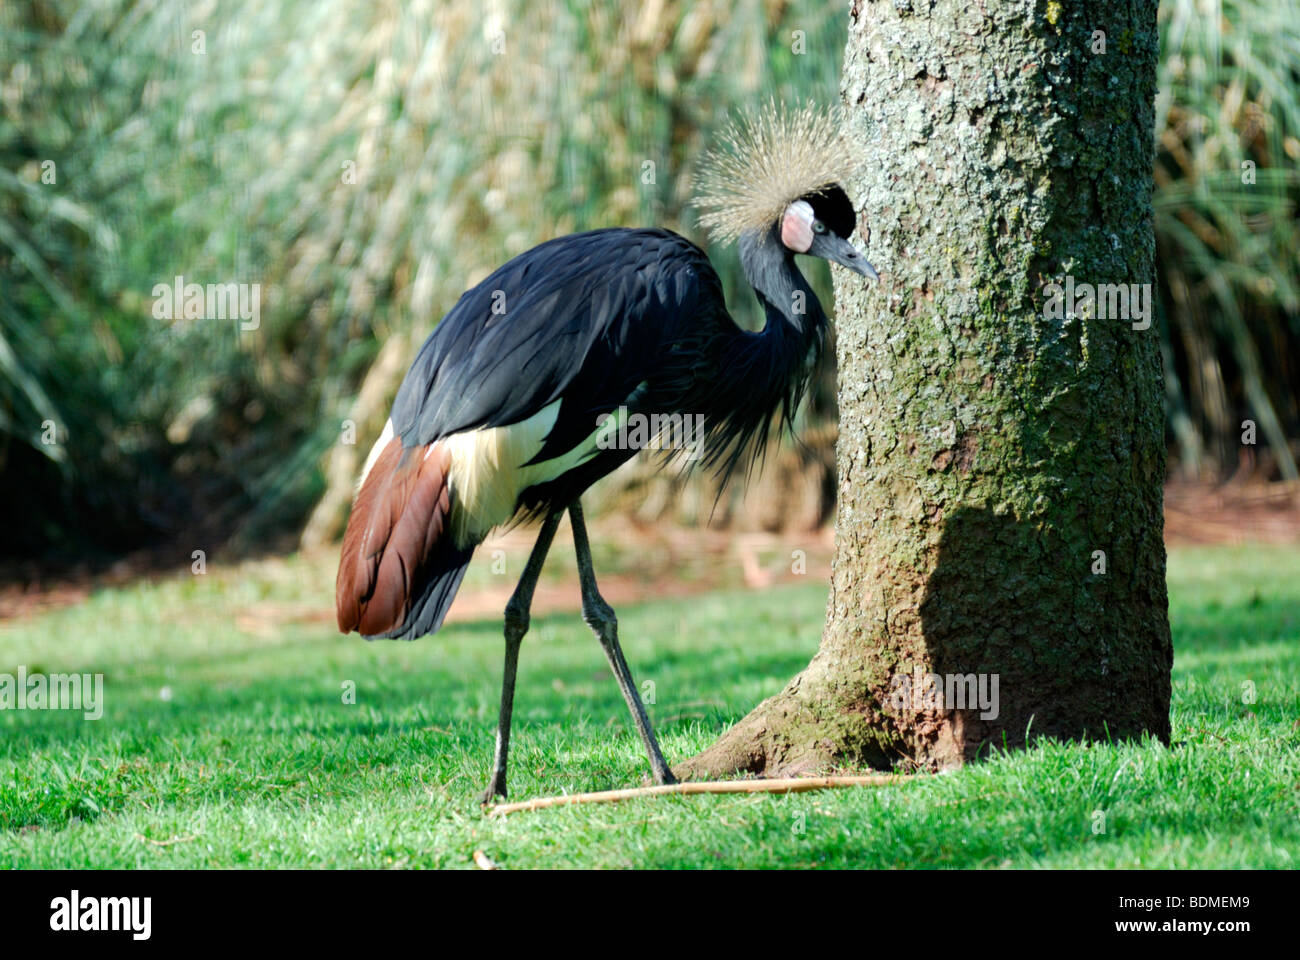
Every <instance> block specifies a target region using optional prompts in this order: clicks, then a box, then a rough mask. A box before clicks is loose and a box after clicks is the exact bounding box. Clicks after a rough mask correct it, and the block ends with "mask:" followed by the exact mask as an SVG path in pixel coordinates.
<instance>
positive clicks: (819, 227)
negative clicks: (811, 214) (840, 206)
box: [813, 220, 826, 233]
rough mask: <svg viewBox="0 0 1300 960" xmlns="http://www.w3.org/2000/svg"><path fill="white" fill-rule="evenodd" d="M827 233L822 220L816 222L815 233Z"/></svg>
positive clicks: (814, 225) (814, 223)
mask: <svg viewBox="0 0 1300 960" xmlns="http://www.w3.org/2000/svg"><path fill="white" fill-rule="evenodd" d="M825 232H826V224H824V223H822V222H821V221H820V220H814V221H813V233H825Z"/></svg>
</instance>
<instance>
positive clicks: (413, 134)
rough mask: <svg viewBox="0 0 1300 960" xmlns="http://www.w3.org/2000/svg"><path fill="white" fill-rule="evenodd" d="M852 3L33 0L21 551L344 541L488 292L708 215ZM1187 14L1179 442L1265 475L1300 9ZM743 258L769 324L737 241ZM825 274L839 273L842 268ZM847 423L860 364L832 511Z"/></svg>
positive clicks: (23, 264)
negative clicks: (360, 479)
mask: <svg viewBox="0 0 1300 960" xmlns="http://www.w3.org/2000/svg"><path fill="white" fill-rule="evenodd" d="M846 23H847V15H846V9H845V7H844V6H843V5H840V4H832V3H813V2H809V0H796V2H779V0H742V2H736V3H721V2H709V0H679V2H673V0H651V2H648V3H633V2H627V0H620V2H614V3H608V4H600V5H596V6H595V7H594V8H591V9H588V7H587V5H586V4H582V3H576V2H553V3H549V4H528V3H523V2H515V0H498V2H491V3H487V4H483V3H478V2H473V3H471V2H466V0H446V2H434V0H415V2H410V3H401V4H399V3H382V2H381V3H372V2H369V0H317V2H306V0H284V2H279V3H270V4H267V3H261V2H256V0H228V2H223V3H221V4H217V3H215V2H213V0H207V2H197V3H195V2H181V0H87V2H65V0H32V2H19V3H6V4H4V5H3V6H0V503H3V504H4V508H3V509H4V511H5V515H4V516H3V518H0V521H2V522H3V526H4V529H5V536H4V538H3V539H2V540H0V556H7V557H10V558H15V557H16V558H32V557H37V556H39V557H41V558H42V560H50V559H59V558H65V559H72V558H76V559H84V558H85V557H87V556H94V555H96V554H113V553H117V552H121V551H123V550H126V549H130V548H133V547H137V546H141V545H145V544H148V543H150V542H157V541H160V540H175V539H177V538H180V537H185V536H193V537H199V538H203V539H204V541H205V542H208V541H210V540H211V539H212V538H214V537H215V538H219V539H225V538H228V537H233V538H234V539H235V541H236V543H241V544H247V545H266V544H271V543H275V542H284V541H286V540H296V539H298V538H302V539H303V540H304V542H308V543H311V542H321V541H324V540H327V539H329V537H330V536H332V535H333V534H334V533H335V532H336V531H337V526H338V523H339V521H340V520H341V518H342V517H343V515H344V513H345V510H346V502H347V497H348V495H350V492H351V486H350V482H351V479H352V478H353V477H354V476H355V475H356V471H357V469H358V467H359V466H360V462H361V460H362V459H363V458H364V455H365V452H366V449H367V446H368V443H369V441H370V438H372V437H373V436H375V435H376V434H377V433H378V429H379V425H380V424H381V423H382V420H383V417H384V416H385V413H386V406H387V402H388V400H389V399H390V397H391V394H392V391H393V390H395V389H396V386H397V383H398V382H399V380H400V378H401V376H402V374H403V373H404V372H405V367H406V365H407V363H409V360H410V358H411V356H413V354H414V350H415V348H416V346H417V345H418V343H419V342H420V341H421V340H422V339H423V338H424V337H425V336H426V335H427V334H428V332H429V330H430V329H431V328H432V326H433V325H434V324H435V323H436V322H437V320H438V318H439V317H440V316H441V315H442V314H443V312H445V310H446V309H447V308H448V307H449V306H450V305H451V304H452V303H453V302H454V300H455V298H456V297H457V296H459V294H460V293H461V291H462V290H464V289H465V288H466V287H467V286H468V285H470V284H472V283H475V282H477V281H478V280H480V279H481V278H482V277H484V276H485V275H486V274H487V273H488V272H489V271H490V270H491V269H492V268H494V267H495V266H496V265H497V264H499V263H500V262H502V261H504V260H505V259H507V258H508V257H510V256H513V255H514V254H516V253H519V252H521V251H522V250H524V249H526V248H528V247H530V246H532V245H534V244H536V243H538V242H540V241H542V240H544V239H547V238H548V237H551V236H555V235H559V234H563V233H567V232H571V231H575V230H583V229H588V228H594V227H599V226H608V225H616V224H622V225H641V224H652V223H653V224H661V225H664V226H668V227H671V228H673V229H677V230H679V231H681V232H683V233H685V234H686V235H688V236H690V237H692V238H693V239H695V240H697V242H701V243H703V242H704V238H703V236H702V234H701V233H700V232H699V231H698V230H697V229H696V228H695V225H694V222H693V217H692V216H691V215H690V213H689V211H688V209H687V206H686V204H687V201H688V200H689V196H690V195H689V172H690V170H691V168H692V164H693V162H694V161H695V159H696V157H697V156H698V155H699V154H700V152H701V151H702V150H703V149H704V148H705V147H706V146H707V144H708V143H709V142H710V139H711V137H712V134H713V132H714V131H715V130H716V129H717V128H718V127H719V125H720V124H721V123H722V122H723V121H725V119H726V118H727V116H728V114H729V113H730V112H731V111H733V110H735V109H736V108H738V107H741V106H744V105H748V104H752V103H755V102H756V101H758V100H760V99H765V98H766V97H768V96H775V97H777V98H780V99H787V100H801V99H806V98H809V97H812V98H815V99H818V100H821V101H827V100H830V99H833V98H834V97H835V96H836V92H837V91H838V84H839V71H840V63H841V57H842V50H843V44H844V41H845V36H846ZM1160 23H1161V32H1162V44H1163V53H1162V63H1161V67H1160V95H1159V102H1158V104H1157V107H1158V111H1157V135H1156V145H1155V147H1156V151H1157V175H1156V204H1155V209H1156V231H1157V250H1158V257H1159V271H1158V277H1159V285H1158V292H1157V301H1158V325H1159V330H1160V335H1161V337H1162V342H1163V345H1164V352H1165V367H1166V402H1167V410H1168V422H1169V441H1170V445H1171V450H1172V451H1173V454H1174V460H1173V461H1172V462H1171V465H1172V466H1173V467H1174V469H1176V470H1177V471H1178V472H1179V473H1181V474H1182V475H1183V476H1186V477H1195V478H1202V479H1204V478H1222V477H1226V476H1228V475H1229V474H1231V473H1233V472H1234V471H1237V470H1238V469H1239V468H1240V466H1241V457H1242V450H1243V447H1242V444H1241V442H1240V434H1241V428H1240V423H1241V421H1242V420H1243V419H1246V418H1251V419H1254V420H1256V421H1257V422H1258V424H1259V429H1260V446H1259V448H1257V449H1259V450H1260V451H1261V455H1260V457H1259V459H1258V461H1257V462H1251V463H1250V464H1248V466H1249V467H1250V468H1251V469H1252V470H1255V471H1257V472H1258V473H1260V474H1261V475H1263V476H1266V477H1275V476H1276V477H1282V478H1284V479H1285V478H1292V479H1293V478H1294V477H1295V454H1294V452H1293V450H1292V448H1291V446H1290V445H1289V439H1288V438H1295V437H1297V436H1300V375H1298V374H1300V371H1298V370H1297V365H1300V309H1298V307H1297V291H1300V260H1298V254H1297V251H1298V250H1300V243H1297V239H1298V238H1297V230H1298V229H1300V227H1298V225H1297V218H1296V212H1295V201H1296V199H1297V197H1298V196H1300V180H1298V177H1297V172H1296V169H1295V166H1296V161H1297V160H1298V159H1300V139H1297V138H1298V137H1300V92H1298V91H1300V19H1298V18H1296V17H1295V16H1294V11H1292V10H1289V9H1288V8H1287V7H1286V5H1274V4H1272V3H1269V2H1267V0H1224V2H1222V3H1221V4H1220V3H1205V2H1196V0H1165V2H1163V3H1162V4H1161V8H1160ZM200 50H201V52H200ZM1112 55H1116V56H1118V55H1120V54H1119V53H1118V52H1113V53H1112ZM1246 163H1249V164H1253V178H1254V182H1253V183H1245V182H1243V171H1244V170H1245V169H1248V168H1243V164H1246ZM715 263H716V265H717V266H718V268H719V271H720V272H721V273H722V274H723V278H724V281H725V283H726V285H727V287H728V300H729V303H731V305H732V309H733V311H734V312H735V314H736V315H737V317H738V319H739V320H740V321H741V322H742V323H755V322H756V321H757V316H756V311H755V310H754V309H753V303H752V302H751V301H752V298H751V297H750V295H749V293H748V291H747V290H746V289H745V288H744V284H743V280H742V278H741V277H740V275H739V270H738V265H737V264H736V262H735V257H734V253H733V252H731V251H718V252H717V256H716V257H715ZM176 275H183V276H184V277H185V278H186V281H187V282H198V283H228V282H239V283H259V284H260V285H261V290H262V318H261V326H260V328H259V329H257V330H255V331H249V332H241V331H240V330H239V326H238V322H237V321H215V320H204V321H189V322H185V321H179V322H177V321H168V320H156V319H154V318H153V316H152V312H151V306H152V294H151V291H152V289H153V287H154V285H155V284H159V283H170V282H171V281H172V278H173V277H175V276H176ZM814 282H815V284H816V285H818V287H819V289H820V291H821V292H822V295H823V296H824V297H826V298H828V299H829V297H830V290H829V283H828V278H827V276H826V273H825V268H824V266H819V268H818V269H817V271H816V272H815V276H814ZM349 423H351V424H352V425H353V427H354V429H355V436H356V443H355V445H351V444H349V443H347V442H345V440H346V438H347V432H346V431H347V424H349ZM833 424H834V386H833V366H832V365H831V364H825V365H824V370H823V374H822V376H821V379H820V383H819V388H818V389H817V390H815V391H813V395H812V397H811V400H810V402H809V403H808V404H807V406H806V409H805V411H804V412H803V414H802V416H801V418H800V421H799V428H800V430H801V431H802V432H803V433H804V436H805V438H806V439H807V440H808V441H809V443H808V446H807V447H806V448H805V449H804V450H802V451H798V452H796V453H790V450H786V451H784V452H783V453H784V454H788V455H789V456H788V457H787V461H786V464H785V466H784V467H783V468H782V470H784V472H785V474H788V476H787V477H786V479H785V480H784V481H780V482H785V483H787V484H789V483H802V484H804V485H805V486H809V485H810V486H811V487H813V488H814V492H818V491H819V492H821V493H822V494H823V496H822V497H821V499H820V500H818V499H817V497H816V496H814V497H813V500H814V501H816V504H817V505H815V506H814V508H813V509H812V513H813V516H812V517H811V519H812V520H813V521H815V520H816V519H818V518H819V517H821V518H824V516H825V513H826V507H825V500H826V497H827V496H829V495H830V494H829V493H827V491H833V489H834V485H833V480H832V481H830V482H828V479H829V477H828V471H830V470H831V469H832V467H833V459H832V458H831V456H830V455H829V453H828V451H829V450H830V449H831V445H832V444H833V436H834V431H833ZM51 439H53V440H54V441H55V442H53V443H50V442H47V441H49V440H51ZM810 457H811V459H812V461H813V462H812V463H811V468H812V469H801V468H802V467H807V466H809V463H808V460H809V458H810ZM790 458H793V459H790ZM622 482H624V483H630V484H633V485H636V484H638V483H639V484H640V487H639V488H638V489H637V495H636V498H635V499H636V500H637V501H638V502H640V504H641V506H640V507H638V509H641V510H643V511H644V510H646V509H650V508H648V507H647V506H646V503H651V504H654V503H658V504H659V507H655V509H666V506H665V505H666V503H667V502H668V499H669V498H667V497H665V496H663V491H662V489H659V490H658V493H656V489H655V488H653V487H652V486H647V484H652V483H659V482H668V481H667V480H663V479H662V478H661V479H660V480H655V481H650V480H647V479H646V478H645V477H641V478H639V479H638V478H636V477H635V476H634V477H632V478H630V479H628V478H625V479H624V481H622ZM711 500H712V498H711V496H707V495H706V496H698V497H696V498H695V499H693V500H692V499H691V498H690V497H687V498H686V502H687V504H688V508H689V505H690V504H693V503H698V504H702V506H700V508H699V512H700V513H707V512H708V505H709V504H710V503H711ZM688 519H689V518H688ZM722 519H723V520H724V521H725V519H726V508H725V507H724V510H723V517H722Z"/></svg>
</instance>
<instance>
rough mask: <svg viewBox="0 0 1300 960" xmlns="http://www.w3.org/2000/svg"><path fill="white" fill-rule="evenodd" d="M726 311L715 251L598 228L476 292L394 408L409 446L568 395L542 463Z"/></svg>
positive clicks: (518, 262) (463, 301) (546, 246)
mask: <svg viewBox="0 0 1300 960" xmlns="http://www.w3.org/2000/svg"><path fill="white" fill-rule="evenodd" d="M702 307H706V308H708V309H712V308H715V307H716V308H718V309H721V307H722V292H721V286H720V284H719V283H718V280H717V275H716V274H715V273H714V272H713V268H712V267H711V266H710V265H709V262H708V260H707V258H706V257H705V256H704V253H703V252H702V251H700V250H699V248H697V247H695V246H694V245H693V244H691V243H689V242H688V241H687V240H685V239H683V238H682V237H680V236H678V235H677V234H674V233H671V232H670V231H667V230H627V229H610V230H596V231H592V232H590V233H580V234H573V235H571V236H566V237H560V238H558V239H555V240H551V241H549V242H547V243H543V244H541V245H540V246H537V247H534V248H533V249H531V250H529V251H527V252H526V253H523V254H520V255H519V256H518V257H515V258H514V259H513V260H511V261H510V262H509V263H507V264H505V265H504V266H502V267H501V268H500V269H498V270H497V271H495V272H494V273H493V274H491V275H490V276H489V277H488V278H487V279H485V280H484V281H483V282H482V283H480V284H478V286H476V287H474V288H473V289H471V290H469V291H467V292H466V293H465V294H464V295H463V296H461V298H460V300H459V301H457V303H456V305H455V306H454V307H453V308H452V309H451V312H449V313H448V314H447V316H446V317H445V318H443V320H442V322H441V323H440V324H438V327H437V328H436V329H435V330H434V332H433V333H432V334H431V335H430V337H429V339H428V340H427V341H425V344H424V346H423V347H422V348H421V350H420V353H419V355H418V356H417V358H416V360H415V363H414V364H413V365H412V367H411V371H410V372H409V373H408V374H407V377H406V380H405V381H403V383H402V386H401V389H400V390H399V391H398V394H397V399H396V401H395V403H394V404H393V426H394V428H395V430H396V431H397V432H398V434H400V435H401V437H402V442H403V445H404V446H407V447H410V446H413V445H416V444H423V443H430V442H432V441H433V440H436V439H438V438H439V437H444V436H447V435H448V434H452V433H456V432H458V431H461V430H469V429H474V428H478V427H496V426H505V425H508V424H512V423H518V422H519V421H521V420H525V419H527V418H528V417H530V416H532V415H533V414H535V413H537V412H538V411H540V410H541V409H543V408H544V407H546V406H547V405H549V404H551V403H553V402H554V401H555V400H557V399H563V401H564V403H563V406H562V409H561V417H560V420H559V421H558V422H557V424H556V427H555V429H554V431H552V434H551V436H550V437H549V438H548V443H547V448H548V449H547V450H546V451H545V452H544V454H543V455H539V459H545V458H546V457H549V456H552V455H554V454H555V453H560V452H563V451H565V450H568V449H570V448H572V447H573V446H574V445H575V444H576V443H577V442H578V441H579V440H581V439H582V438H584V437H586V436H589V435H590V434H591V432H592V431H593V430H595V428H596V417H597V416H599V414H601V413H604V412H608V411H610V410H613V409H615V408H617V407H618V406H619V404H620V403H622V402H624V401H625V400H626V398H627V397H628V396H629V395H630V394H631V393H632V392H633V391H634V390H635V389H636V387H637V386H638V384H639V383H641V382H642V381H644V380H645V379H647V378H648V377H650V376H652V375H653V374H654V373H655V370H656V364H657V359H658V356H659V354H660V351H661V349H662V348H663V346H664V345H665V344H666V343H669V342H671V341H673V340H674V339H675V338H677V337H679V336H680V335H681V332H682V331H681V327H682V326H684V325H686V326H688V325H690V324H691V323H693V322H698V319H699V318H698V313H699V312H700V310H701V308H702Z"/></svg>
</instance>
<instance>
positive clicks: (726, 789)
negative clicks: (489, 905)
mask: <svg viewBox="0 0 1300 960" xmlns="http://www.w3.org/2000/svg"><path fill="white" fill-rule="evenodd" d="M906 779H908V778H906V777H895V776H887V775H884V774H879V775H875V776H864V777H790V778H787V779H784V780H723V781H704V782H699V783H693V782H688V783H673V784H669V785H667V786H662V787H634V788H632V789H629V790H601V791H599V792H598V793H570V794H566V795H564V796H560V797H537V798H536V799H534V800H522V801H520V802H519V803H501V804H497V805H496V806H494V807H493V808H492V809H491V810H490V811H489V815H490V816H494V817H504V816H505V815H506V814H510V813H522V812H524V811H531V810H542V809H544V808H546V807H562V806H567V805H569V804H573V803H618V802H620V801H622V800H635V799H637V798H638V797H664V796H672V795H680V796H687V795H691V794H696V793H806V792H807V791H809V790H835V789H840V788H843V787H886V786H889V785H891V784H895V783H902V782H903V781H904V780H906Z"/></svg>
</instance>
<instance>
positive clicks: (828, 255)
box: [808, 232, 880, 280]
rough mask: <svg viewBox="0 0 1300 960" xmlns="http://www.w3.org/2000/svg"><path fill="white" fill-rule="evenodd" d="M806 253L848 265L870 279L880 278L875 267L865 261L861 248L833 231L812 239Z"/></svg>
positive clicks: (841, 264)
mask: <svg viewBox="0 0 1300 960" xmlns="http://www.w3.org/2000/svg"><path fill="white" fill-rule="evenodd" d="M808 253H809V254H810V255H812V256H814V257H821V258H822V259H823V260H829V261H830V262H831V263H838V264H839V265H840V266H842V267H848V268H849V269H850V270H852V271H853V272H854V273H860V274H862V276H864V277H870V278H871V279H872V280H879V279H880V274H878V273H876V268H875V267H873V266H872V265H871V264H870V263H868V262H867V258H866V257H864V256H863V255H862V251H861V250H859V249H858V248H857V247H855V246H854V245H853V244H851V243H849V242H848V241H847V240H845V239H844V238H843V237H837V236H835V234H833V233H829V232H828V233H823V234H819V235H817V236H816V237H815V238H814V239H813V243H812V246H811V247H809V248H808Z"/></svg>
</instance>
